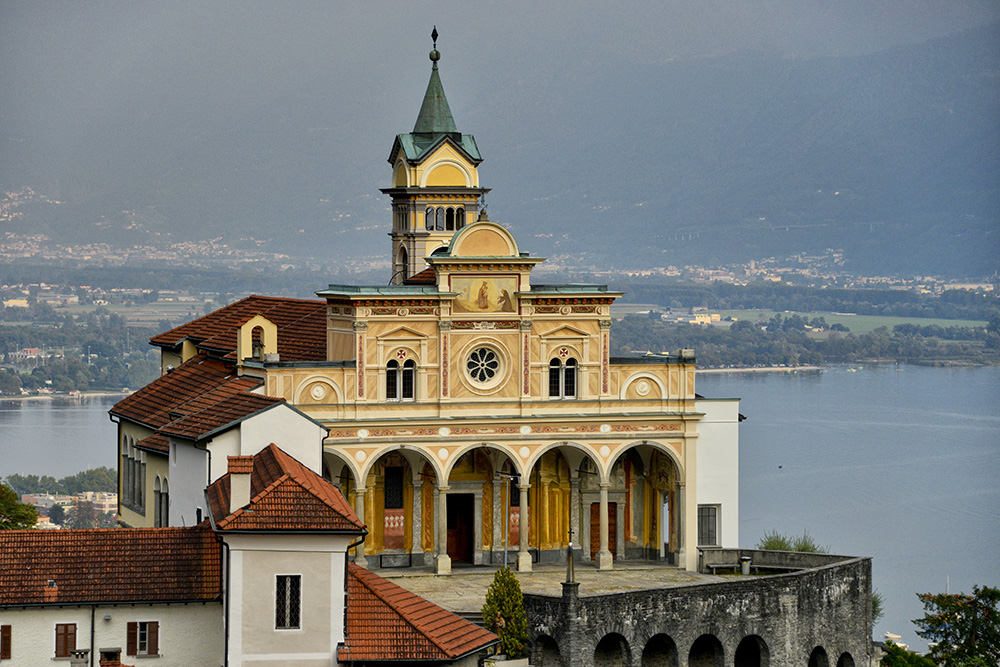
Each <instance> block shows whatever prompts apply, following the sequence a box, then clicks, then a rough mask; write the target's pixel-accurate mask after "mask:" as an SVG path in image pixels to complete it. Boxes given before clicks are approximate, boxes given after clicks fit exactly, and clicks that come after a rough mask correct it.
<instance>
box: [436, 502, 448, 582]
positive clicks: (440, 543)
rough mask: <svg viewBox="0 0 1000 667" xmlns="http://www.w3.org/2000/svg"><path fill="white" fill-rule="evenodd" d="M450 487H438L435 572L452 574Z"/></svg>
mask: <svg viewBox="0 0 1000 667" xmlns="http://www.w3.org/2000/svg"><path fill="white" fill-rule="evenodd" d="M448 488H449V487H448V486H445V485H441V484H439V485H438V487H437V511H436V512H434V528H435V530H434V533H435V534H436V535H437V559H436V561H435V564H434V571H435V572H436V573H437V574H451V557H450V556H449V555H448Z"/></svg>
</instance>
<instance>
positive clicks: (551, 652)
mask: <svg viewBox="0 0 1000 667" xmlns="http://www.w3.org/2000/svg"><path fill="white" fill-rule="evenodd" d="M531 664H532V665H535V666H536V667H562V655H561V654H560V653H559V644H557V643H556V640H555V639H553V638H552V637H549V636H548V635H538V637H536V638H535V641H534V644H533V646H532V650H531Z"/></svg>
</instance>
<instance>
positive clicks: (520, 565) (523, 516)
mask: <svg viewBox="0 0 1000 667" xmlns="http://www.w3.org/2000/svg"><path fill="white" fill-rule="evenodd" d="M517 488H518V489H519V490H520V492H521V509H520V511H519V512H518V520H519V527H518V543H519V547H518V551H517V571H518V572H531V553H529V552H528V538H529V535H528V533H529V532H530V531H531V527H530V524H529V521H528V491H529V490H530V489H531V484H518V485H517Z"/></svg>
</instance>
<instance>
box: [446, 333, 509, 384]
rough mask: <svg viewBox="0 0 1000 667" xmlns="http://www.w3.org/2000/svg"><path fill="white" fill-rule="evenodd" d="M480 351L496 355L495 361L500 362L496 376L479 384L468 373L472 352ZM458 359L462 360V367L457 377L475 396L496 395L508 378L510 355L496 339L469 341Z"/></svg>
mask: <svg viewBox="0 0 1000 667" xmlns="http://www.w3.org/2000/svg"><path fill="white" fill-rule="evenodd" d="M480 349H486V350H489V351H490V352H492V353H493V354H495V355H496V358H497V361H499V362H500V366H499V368H497V372H496V375H494V376H493V377H492V378H491V379H490V380H488V381H486V382H480V381H479V380H477V379H476V378H474V377H472V374H471V373H470V372H469V359H470V357H471V356H472V354H473V352H475V351H476V350H480ZM460 358H461V359H462V362H461V363H462V367H461V369H460V372H459V377H460V378H461V379H462V384H463V385H465V386H466V387H467V388H468V389H470V390H471V391H473V392H475V393H477V394H481V395H488V394H493V393H496V392H497V391H499V390H500V388H501V387H503V385H504V384H505V383H506V382H507V379H508V378H509V377H510V372H511V364H510V353H509V352H508V351H507V348H506V347H504V345H503V344H502V343H500V341H498V340H496V339H493V338H485V339H484V338H477V339H476V340H474V341H471V342H470V343H469V344H468V345H466V346H465V347H464V348H463V349H462V354H461V357H460Z"/></svg>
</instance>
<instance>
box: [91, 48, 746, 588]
mask: <svg viewBox="0 0 1000 667" xmlns="http://www.w3.org/2000/svg"><path fill="white" fill-rule="evenodd" d="M435 39H436V33H435ZM440 59H441V54H440V52H439V51H438V50H437V49H436V44H435V48H434V50H432V51H431V53H430V60H431V62H432V65H431V75H430V81H429V83H428V86H427V91H426V94H425V96H424V99H423V102H422V104H421V106H420V111H419V113H418V115H417V121H416V123H415V125H414V127H413V131H412V132H409V133H407V134H400V135H398V136H396V137H395V138H394V139H393V141H392V148H391V150H390V152H389V156H388V162H389V165H390V170H389V173H388V174H387V176H388V178H389V179H390V182H391V187H388V188H385V189H383V190H382V192H383V193H384V194H386V195H388V197H389V198H390V199H391V210H392V215H391V217H392V219H391V221H386V222H387V227H388V223H390V222H391V248H388V250H389V251H390V252H391V258H392V272H391V275H387V276H386V284H384V285H381V286H371V287H363V286H355V285H329V286H327V287H325V288H323V289H320V290H318V291H317V292H316V295H317V297H318V299H315V300H300V299H286V298H275V297H264V296H250V297H247V298H245V299H243V300H240V301H237V302H235V303H233V304H231V305H229V306H226V307H224V308H221V309H219V310H217V311H215V312H213V313H210V314H208V315H206V316H204V317H201V318H199V319H196V320H194V321H192V322H190V323H188V324H185V325H182V326H179V327H177V328H175V329H172V330H170V331H167V332H165V333H163V334H160V335H158V336H155V337H154V338H153V339H152V341H151V342H152V344H153V345H155V346H157V347H159V348H160V350H161V358H162V375H161V377H160V378H158V379H157V380H155V381H154V382H152V383H151V384H150V385H148V386H147V387H145V388H143V389H141V390H139V391H138V392H136V393H135V394H133V395H132V396H129V397H128V398H126V399H124V400H123V401H121V402H120V403H118V404H117V405H116V406H115V407H114V408H113V409H112V410H111V415H112V418H113V419H114V420H115V421H117V422H118V444H117V446H118V448H119V453H120V459H119V460H120V474H119V479H120V488H119V497H120V498H121V499H122V500H121V503H122V505H121V512H120V516H121V520H122V522H123V523H125V524H126V525H131V526H154V525H162V526H168V525H170V526H173V525H188V526H190V525H195V524H197V523H198V522H200V521H201V520H202V518H203V517H207V516H208V515H209V511H210V508H209V507H208V506H207V504H206V500H205V497H204V495H203V494H202V493H201V490H202V489H204V488H205V486H207V485H209V484H212V483H213V482H214V481H216V480H217V479H218V478H219V477H221V476H222V475H223V474H225V473H226V468H225V466H226V460H227V457H228V456H253V455H255V454H257V453H258V452H259V451H261V450H262V449H263V448H265V447H266V446H267V445H268V444H269V443H271V442H274V443H277V444H278V445H279V446H281V447H282V448H283V449H285V450H286V451H289V452H290V453H291V454H292V455H294V456H295V457H296V458H297V459H298V460H301V461H302V462H303V463H304V464H306V465H307V466H310V467H311V468H312V469H313V470H315V471H316V472H317V473H320V474H321V475H322V476H323V477H325V478H326V479H328V480H330V481H332V482H333V483H334V484H336V485H338V486H339V487H340V489H341V490H342V491H343V492H344V494H345V495H346V496H347V498H349V499H350V501H351V503H352V505H353V509H354V511H355V512H356V514H357V516H358V517H360V519H361V520H362V521H363V523H364V524H365V525H366V526H367V529H368V535H367V537H366V538H365V541H364V542H363V544H361V545H360V546H358V547H357V548H356V549H355V556H354V559H355V562H356V563H357V564H359V565H362V566H368V567H375V568H389V567H420V566H433V567H434V568H435V570H436V571H437V572H438V573H441V574H446V573H448V572H450V571H451V565H452V563H453V562H463V563H469V564H497V563H503V562H505V561H506V562H509V563H512V564H516V566H517V568H518V569H519V570H521V571H528V570H530V569H531V567H532V564H533V563H535V562H552V561H556V560H564V559H565V555H566V551H567V548H568V547H569V545H570V544H571V543H572V547H573V549H574V552H575V554H576V558H577V559H578V560H581V561H584V560H586V561H590V560H592V561H594V562H595V564H596V566H597V567H598V568H601V569H610V568H613V567H614V562H615V561H616V560H647V561H661V562H665V563H672V564H674V565H676V566H679V567H681V568H683V569H688V570H694V569H696V567H697V559H698V547H723V546H725V547H735V546H737V543H738V532H737V525H738V519H739V510H738V458H739V457H738V423H739V419H740V416H739V412H738V409H739V403H738V401H737V400H736V399H719V400H713V399H707V398H703V397H701V396H699V395H698V394H697V393H696V391H695V359H694V357H693V354H692V353H691V351H690V350H680V351H678V352H677V353H676V354H669V355H666V354H664V355H647V356H635V357H627V358H617V357H612V356H611V354H610V349H611V336H612V326H613V319H612V313H611V307H612V304H613V303H614V301H615V299H616V298H617V297H619V296H621V293H616V292H614V291H612V290H609V289H608V287H607V286H605V285H599V284H582V283H573V284H553V283H547V282H544V281H542V280H538V279H537V278H536V276H535V275H534V272H535V271H536V269H537V268H538V266H539V265H540V264H541V263H542V262H543V261H544V258H541V257H536V256H533V255H531V254H530V253H529V252H526V251H524V250H522V248H521V246H520V245H519V243H518V241H517V240H516V239H515V238H514V236H513V235H512V234H511V232H510V231H509V230H508V229H507V228H506V227H504V226H503V225H502V224H498V223H497V222H496V221H492V220H490V219H489V217H488V216H487V215H486V213H485V211H484V210H483V206H482V196H483V195H484V193H486V192H487V191H488V190H487V189H486V188H483V187H482V186H481V185H480V180H479V171H478V170H479V166H480V164H481V163H482V161H483V158H482V156H481V154H480V151H479V147H478V145H477V144H476V141H475V139H474V138H473V136H472V135H469V134H463V133H462V132H459V131H458V129H457V125H456V122H455V120H454V118H453V116H452V113H451V110H450V108H449V105H448V100H447V98H446V96H445V92H444V87H443V84H442V81H441V76H440V71H439V68H438V65H439V61H440ZM514 213H515V214H516V212H514Z"/></svg>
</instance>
